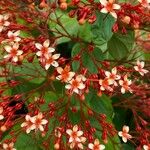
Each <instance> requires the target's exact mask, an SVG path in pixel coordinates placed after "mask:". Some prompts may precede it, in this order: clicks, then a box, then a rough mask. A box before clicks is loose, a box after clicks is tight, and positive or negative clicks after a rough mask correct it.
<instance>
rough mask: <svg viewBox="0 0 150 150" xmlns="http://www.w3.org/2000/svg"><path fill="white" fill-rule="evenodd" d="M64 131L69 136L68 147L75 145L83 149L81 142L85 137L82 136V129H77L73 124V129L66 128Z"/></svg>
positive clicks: (83, 141)
mask: <svg viewBox="0 0 150 150" xmlns="http://www.w3.org/2000/svg"><path fill="white" fill-rule="evenodd" d="M66 133H67V134H68V135H69V136H70V137H69V141H68V142H69V144H70V148H71V149H73V148H74V147H75V146H77V147H78V148H80V149H83V144H82V143H85V141H86V138H85V137H83V136H82V135H83V131H81V130H79V129H78V125H75V126H74V127H73V129H72V130H71V129H67V130H66Z"/></svg>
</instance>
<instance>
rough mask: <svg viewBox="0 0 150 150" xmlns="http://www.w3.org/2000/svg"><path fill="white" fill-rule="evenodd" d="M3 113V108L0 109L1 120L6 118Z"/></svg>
mask: <svg viewBox="0 0 150 150" xmlns="http://www.w3.org/2000/svg"><path fill="white" fill-rule="evenodd" d="M3 111H4V110H3V107H0V120H3V119H4V116H3V115H2V113H3Z"/></svg>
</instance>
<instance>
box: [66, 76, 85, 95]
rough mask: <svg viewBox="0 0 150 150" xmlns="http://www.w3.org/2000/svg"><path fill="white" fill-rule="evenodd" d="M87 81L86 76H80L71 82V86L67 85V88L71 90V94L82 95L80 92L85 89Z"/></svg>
mask: <svg viewBox="0 0 150 150" xmlns="http://www.w3.org/2000/svg"><path fill="white" fill-rule="evenodd" d="M85 80H86V78H85V77H84V76H82V75H78V76H76V78H73V79H72V80H71V81H69V84H68V85H66V86H65V88H66V89H68V90H71V92H75V93H77V94H80V90H83V89H84V88H85V84H83V81H85Z"/></svg>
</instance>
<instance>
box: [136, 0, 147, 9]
mask: <svg viewBox="0 0 150 150" xmlns="http://www.w3.org/2000/svg"><path fill="white" fill-rule="evenodd" d="M138 1H139V2H140V3H141V5H142V6H143V7H146V8H150V0H138Z"/></svg>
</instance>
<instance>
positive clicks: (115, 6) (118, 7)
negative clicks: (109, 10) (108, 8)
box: [113, 4, 121, 9]
mask: <svg viewBox="0 0 150 150" xmlns="http://www.w3.org/2000/svg"><path fill="white" fill-rule="evenodd" d="M120 8H121V7H120V5H118V4H113V9H120Z"/></svg>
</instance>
